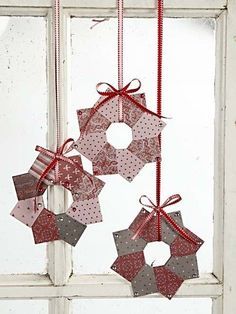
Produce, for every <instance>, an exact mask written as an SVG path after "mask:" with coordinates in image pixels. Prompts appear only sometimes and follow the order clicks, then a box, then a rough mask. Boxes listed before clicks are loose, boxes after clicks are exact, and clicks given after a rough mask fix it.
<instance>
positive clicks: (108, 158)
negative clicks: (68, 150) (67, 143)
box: [73, 90, 165, 182]
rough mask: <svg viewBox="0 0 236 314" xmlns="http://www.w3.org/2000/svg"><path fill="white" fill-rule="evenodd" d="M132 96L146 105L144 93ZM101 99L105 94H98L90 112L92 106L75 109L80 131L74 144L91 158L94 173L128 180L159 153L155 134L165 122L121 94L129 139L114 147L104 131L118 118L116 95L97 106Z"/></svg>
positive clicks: (161, 128)
mask: <svg viewBox="0 0 236 314" xmlns="http://www.w3.org/2000/svg"><path fill="white" fill-rule="evenodd" d="M108 91H109V90H108ZM132 98H133V99H134V100H135V101H136V102H138V103H139V104H141V106H143V107H144V108H145V107H146V100H145V94H132ZM104 99H105V96H101V97H100V98H99V100H98V101H97V102H96V104H95V106H94V108H96V107H98V109H97V110H96V112H95V113H94V114H92V115H91V112H92V108H88V109H81V110H78V111H77V115H78V122H79V128H80V131H81V135H80V137H79V139H78V140H77V141H76V142H75V143H74V145H73V148H75V149H76V150H78V151H79V152H80V153H81V154H82V155H84V156H85V157H86V158H88V159H89V160H90V161H91V162H92V165H93V173H94V175H109V174H119V175H121V176H122V177H123V178H124V179H126V180H127V181H130V182H131V181H132V180H133V179H134V178H135V176H136V175H137V174H138V173H139V172H140V170H141V169H142V168H143V167H144V166H145V164H146V163H149V162H155V161H156V160H157V158H159V157H160V147H159V142H158V135H159V134H160V132H161V131H162V130H163V128H164V127H165V123H164V122H163V121H162V120H161V119H159V118H158V117H157V116H156V115H153V114H151V113H149V112H146V111H143V110H142V109H140V107H137V106H135V105H134V104H133V103H132V102H131V101H130V100H129V99H126V98H122V106H123V123H125V124H127V125H128V126H129V127H130V128H131V130H132V141H131V143H130V144H129V145H128V147H127V148H125V149H116V148H115V147H114V146H112V145H111V144H110V143H109V142H108V140H107V134H106V131H107V130H108V128H109V127H110V125H111V124H112V123H118V122H119V119H118V105H119V96H115V97H113V98H112V99H110V100H109V101H107V102H106V103H105V104H104V105H103V106H101V107H99V104H101V102H102V101H104ZM84 129H85V132H84Z"/></svg>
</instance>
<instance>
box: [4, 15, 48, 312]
mask: <svg viewBox="0 0 236 314" xmlns="http://www.w3.org/2000/svg"><path fill="white" fill-rule="evenodd" d="M0 32H1V33H0V51H1V52H2V53H1V58H0V68H1V71H0V103H1V114H0V129H1V145H2V156H1V166H0V173H1V189H0V195H1V203H0V204H1V220H0V248H1V251H2V252H3V253H2V256H1V259H0V269H1V273H21V272H23V273H29V272H43V271H44V270H45V266H46V256H45V246H44V245H37V246H35V244H34V240H33V236H32V232H31V229H30V228H28V227H26V226H25V225H23V224H22V223H21V222H19V221H18V220H16V219H14V218H13V217H12V216H10V212H11V210H12V209H13V207H14V206H15V204H16V202H17V197H16V193H15V189H14V184H13V181H12V176H13V175H19V174H22V173H25V172H27V171H28V170H29V168H30V166H31V164H32V163H33V161H34V159H35V158H36V152H35V150H34V149H35V146H36V144H40V145H45V143H46V129H47V120H46V111H47V86H46V21H45V19H44V18H43V17H42V18H41V17H37V18H36V17H11V18H6V17H1V18H0ZM25 312H27V311H25Z"/></svg>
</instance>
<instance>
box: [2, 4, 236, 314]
mask: <svg viewBox="0 0 236 314" xmlns="http://www.w3.org/2000/svg"><path fill="white" fill-rule="evenodd" d="M52 2H53V1H51V0H0V15H10V16H47V17H48V23H47V25H48V40H47V52H48V53H47V55H48V64H49V67H48V84H49V101H48V106H49V107H48V110H49V126H48V134H49V137H48V145H49V146H51V147H52V146H53V142H54V140H55V133H54V130H55V125H54V122H53V119H52V117H53V116H54V114H55V112H54V101H55V99H54V90H53V89H54V55H53V48H52V43H53V40H52V38H53V32H54V27H53V26H54V24H53V23H54V21H53V18H52V9H51V5H52ZM61 2H63V5H62V6H63V7H62V10H61V11H62V12H61V25H62V29H63V32H62V38H61V40H62V42H63V43H64V45H63V48H64V49H63V51H62V56H61V57H62V58H61V60H65V62H62V67H63V71H62V73H61V76H62V77H61V81H63V82H65V83H67V84H68V79H69V75H68V64H67V60H68V59H67V58H69V55H70V53H68V51H69V49H70V47H69V45H70V40H69V36H70V35H69V33H70V32H69V25H70V17H71V16H77V17H95V16H108V17H111V16H116V14H117V13H116V1H115V0H103V1H100V0H77V1H76V0H64V1H61ZM155 2H156V1H154V0H138V1H137V0H126V1H125V16H129V17H152V16H153V17H154V16H155V14H156V13H155ZM165 17H183V18H189V17H213V18H215V19H216V78H215V98H216V119H215V176H214V178H215V180H214V185H215V204H214V265H213V273H212V274H211V273H210V274H202V275H201V277H200V278H198V279H194V280H188V281H185V283H184V284H183V285H182V287H181V288H180V289H179V291H178V292H177V295H176V297H207V298H208V297H210V298H212V300H213V314H235V313H236V275H235V274H234V269H235V265H236V228H235V226H234V222H236V208H235V207H236V168H235V162H236V147H235V146H234V143H235V140H236V105H235V103H236V86H235V84H236V0H228V1H227V0H165ZM67 86H68V85H66V84H64V85H63V88H62V90H61V94H62V97H61V104H60V111H61V117H62V127H61V130H60V132H61V136H62V138H65V137H66V134H67V127H66V125H67V124H66V116H67V115H66V108H67V97H68V93H67ZM56 202H57V205H58V206H56V207H58V208H61V211H63V208H64V205H65V203H66V197H65V195H64V193H62V194H61V192H59V191H58V189H57V188H56V187H55V188H53V189H52V190H51V191H50V195H49V204H50V205H51V206H52V208H53V205H55V204H56ZM47 248H48V275H37V274H32V275H0V299H9V298H10V299H29V298H30V299H50V302H49V314H51V313H56V314H62V313H63V314H69V312H70V303H71V302H70V301H69V300H71V299H73V298H111V297H112V298H120V297H131V296H132V294H131V289H130V284H129V283H128V282H127V281H125V280H123V279H122V278H120V277H119V276H117V275H109V274H108V275H75V274H73V269H72V251H71V248H70V246H69V245H67V244H66V243H63V242H61V241H56V242H54V243H50V244H48V246H47ZM159 296H160V295H159V294H156V295H151V296H147V297H148V298H156V297H159Z"/></svg>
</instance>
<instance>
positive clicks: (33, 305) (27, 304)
mask: <svg viewBox="0 0 236 314" xmlns="http://www.w3.org/2000/svg"><path fill="white" fill-rule="evenodd" d="M0 309H1V313H2V314H15V313H17V314H26V313H33V314H47V313H48V302H47V301H44V300H42V301H41V300H40V301H38V300H17V301H1V302H0Z"/></svg>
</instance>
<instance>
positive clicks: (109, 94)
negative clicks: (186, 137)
mask: <svg viewBox="0 0 236 314" xmlns="http://www.w3.org/2000/svg"><path fill="white" fill-rule="evenodd" d="M133 82H138V86H137V87H135V88H130V89H129V87H130V85H131V84H132V83H133ZM103 85H105V86H107V87H108V88H109V89H110V90H108V91H105V92H103V91H101V90H99V88H100V87H101V86H103ZM140 87H141V82H140V80H138V79H133V80H132V81H131V82H129V83H128V84H127V85H125V86H124V87H123V88H121V89H116V88H115V87H114V86H112V85H111V84H109V83H105V82H101V83H98V84H97V86H96V89H97V92H98V93H99V94H100V95H101V96H105V97H106V98H104V99H103V100H102V101H101V102H100V103H98V104H97V105H96V106H95V107H93V108H92V110H91V113H90V115H89V118H88V120H87V121H86V123H85V125H84V127H83V130H82V131H81V133H82V134H83V133H85V131H86V128H87V126H88V123H89V121H90V120H91V118H92V117H93V116H94V114H95V113H96V112H97V111H98V109H99V108H101V107H102V106H104V105H105V104H106V103H107V102H108V101H110V100H111V99H113V98H114V97H116V96H119V97H122V98H124V99H128V100H129V101H130V102H131V103H132V104H134V105H135V106H136V107H137V108H139V109H141V110H142V111H143V112H147V113H149V114H152V115H154V116H157V117H158V118H163V117H161V116H160V115H158V114H157V113H155V112H153V111H151V110H149V109H147V108H146V107H144V106H143V105H142V104H140V103H139V102H138V101H137V100H135V99H134V98H133V97H131V96H130V94H133V93H136V92H137V91H138V90H139V89H140Z"/></svg>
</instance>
